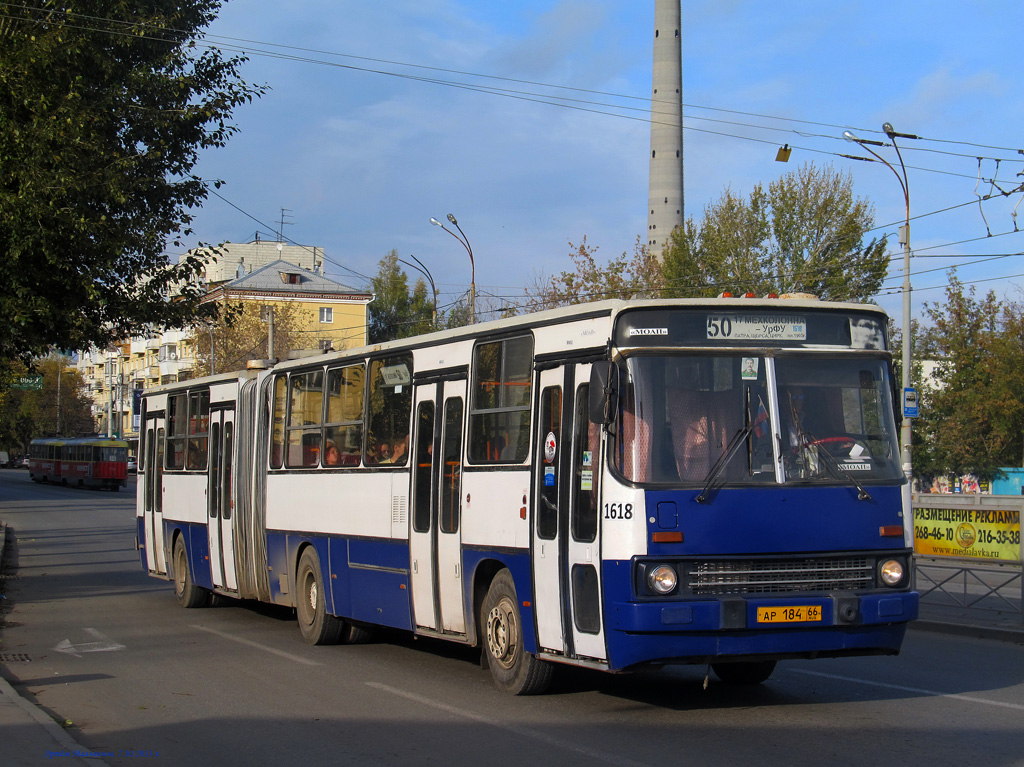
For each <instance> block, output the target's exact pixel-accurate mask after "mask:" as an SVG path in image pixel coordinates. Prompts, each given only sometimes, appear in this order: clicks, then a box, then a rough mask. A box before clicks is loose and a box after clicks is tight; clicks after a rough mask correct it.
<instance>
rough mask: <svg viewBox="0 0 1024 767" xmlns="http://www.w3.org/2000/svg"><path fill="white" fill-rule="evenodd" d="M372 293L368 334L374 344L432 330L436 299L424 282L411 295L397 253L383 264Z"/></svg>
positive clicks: (417, 283)
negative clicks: (434, 301) (434, 300)
mask: <svg viewBox="0 0 1024 767" xmlns="http://www.w3.org/2000/svg"><path fill="white" fill-rule="evenodd" d="M370 290H371V291H372V292H373V301H372V302H371V303H370V307H369V323H370V327H369V332H368V336H369V342H370V343H371V344H377V343H383V342H384V341H393V340H395V339H396V338H407V337H409V336H415V335H419V334H420V333H427V332H429V331H430V330H432V329H433V309H434V306H433V296H430V295H429V293H428V291H427V285H426V283H425V282H424V281H423V280H422V279H420V280H417V281H416V284H415V285H414V286H413V292H412V293H411V294H410V292H409V278H408V277H407V276H406V274H405V272H404V271H403V270H402V268H401V266H399V263H398V251H397V250H392V251H391V252H390V253H388V254H387V255H386V256H384V258H382V259H381V260H380V262H379V263H378V268H377V274H376V276H375V277H373V278H372V279H371V280H370ZM439 321H440V318H439Z"/></svg>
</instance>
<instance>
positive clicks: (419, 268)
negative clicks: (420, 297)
mask: <svg viewBox="0 0 1024 767" xmlns="http://www.w3.org/2000/svg"><path fill="white" fill-rule="evenodd" d="M433 220H434V219H431V221H433ZM409 258H411V259H412V260H413V261H415V262H416V263H415V264H410V263H409V262H408V261H406V260H405V259H404V258H400V259H398V260H399V262H401V263H403V264H405V265H406V266H408V267H410V268H412V269H415V270H416V271H417V272H420V273H421V274H422V275H423V276H425V277H426V278H427V279H428V280H429V281H430V290H431V291H432V292H433V294H434V312H433V316H432V317H431V322H430V324H431V327H432V328H435V329H436V328H437V286H436V285H435V284H434V275H432V274H431V273H430V270H429V269H427V265H426V264H424V263H423V262H422V261H420V260H419V259H418V258H416V256H414V255H413V254H412V253H410V254H409ZM416 264H419V266H417V265H416Z"/></svg>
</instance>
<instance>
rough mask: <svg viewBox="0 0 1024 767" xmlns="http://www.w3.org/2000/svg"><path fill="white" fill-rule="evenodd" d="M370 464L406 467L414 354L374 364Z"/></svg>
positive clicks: (367, 452)
mask: <svg viewBox="0 0 1024 767" xmlns="http://www.w3.org/2000/svg"><path fill="white" fill-rule="evenodd" d="M369 396H370V401H369V416H370V419H369V428H368V430H367V435H366V455H365V461H366V463H367V464H368V465H393V466H404V465H405V464H406V463H407V462H408V460H409V450H408V447H409V422H410V420H411V418H412V356H411V355H408V354H403V355H401V356H397V357H387V358H384V359H377V360H373V361H372V362H371V363H370V395H369Z"/></svg>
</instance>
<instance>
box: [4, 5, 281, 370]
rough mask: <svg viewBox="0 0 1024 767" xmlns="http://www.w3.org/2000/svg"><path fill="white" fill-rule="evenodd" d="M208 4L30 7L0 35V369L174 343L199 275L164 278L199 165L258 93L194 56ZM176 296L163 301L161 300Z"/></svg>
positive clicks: (213, 54)
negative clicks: (166, 340) (142, 338)
mask: <svg viewBox="0 0 1024 767" xmlns="http://www.w3.org/2000/svg"><path fill="white" fill-rule="evenodd" d="M219 8H220V0H140V1H139V2H132V3H129V2H124V0H89V2H84V0H64V1H62V2H60V3H56V2H53V1H52V0H32V2H28V3H23V4H19V5H11V6H9V7H6V8H5V10H4V14H5V15H4V20H3V21H2V22H0V25H2V26H0V221H3V226H2V227H0V281H2V283H3V285H4V290H3V291H2V292H0V316H3V317H4V322H3V323H2V325H0V359H12V358H15V357H17V358H20V359H22V360H23V361H29V360H30V359H32V358H33V357H34V356H36V355H40V354H43V353H45V352H46V351H47V350H48V349H50V348H57V349H85V348H89V347H91V346H92V347H98V348H104V347H105V346H107V345H108V344H109V343H110V342H112V341H114V340H117V339H121V338H127V337H130V336H132V335H136V334H138V333H140V332H142V330H143V329H144V328H146V327H147V326H150V325H152V324H157V325H163V326H166V327H184V326H186V325H187V324H189V323H191V322H192V321H193V320H194V319H195V317H196V314H197V312H199V313H200V314H202V313H203V312H209V311H213V307H210V308H203V307H200V306H199V300H200V298H201V297H202V295H203V293H204V291H203V288H202V286H201V284H200V283H199V280H198V277H199V275H200V272H201V270H202V268H203V265H204V261H203V260H202V259H201V258H199V257H194V256H188V257H184V258H182V259H181V260H180V261H179V262H178V263H176V264H172V263H170V259H169V257H168V256H167V254H166V253H165V247H166V245H167V243H168V241H169V240H170V241H171V242H173V246H174V247H175V248H180V247H182V238H184V237H186V236H189V235H191V234H192V231H191V230H190V229H189V228H188V225H189V224H190V223H191V221H192V216H191V214H190V213H189V210H190V209H191V208H192V207H194V206H198V205H201V204H202V202H203V200H205V199H206V196H207V194H208V188H207V185H206V183H205V182H204V181H203V180H202V179H200V178H199V177H197V176H195V175H193V174H192V168H193V167H194V165H195V163H196V161H197V160H198V158H199V155H200V153H201V151H202V150H204V149H209V148H212V147H221V146H224V144H225V143H226V142H227V140H228V138H229V137H230V136H231V135H232V134H233V133H234V132H235V130H236V128H235V127H233V126H231V125H229V124H228V122H227V121H228V119H229V118H230V115H231V113H232V111H233V110H234V108H235V107H237V106H238V105H240V104H242V103H244V102H247V101H250V100H252V98H253V97H254V96H259V95H262V93H263V92H264V90H265V89H264V88H261V87H253V86H250V85H248V84H246V83H245V82H244V81H242V80H240V79H239V77H238V70H239V67H240V65H241V63H242V62H243V61H244V60H245V59H244V58H243V57H235V58H226V57H225V56H224V55H223V54H222V53H221V52H220V51H218V50H217V49H214V48H208V47H200V46H199V44H198V42H199V40H200V38H201V35H202V31H203V29H204V27H206V26H207V25H208V24H209V23H210V22H211V21H212V20H213V19H214V18H215V15H216V12H217V11H218V10H219ZM171 295H174V296H175V300H173V301H171V300H168V297H169V296H171Z"/></svg>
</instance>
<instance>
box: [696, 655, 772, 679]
mask: <svg viewBox="0 0 1024 767" xmlns="http://www.w3.org/2000/svg"><path fill="white" fill-rule="evenodd" d="M711 670H712V671H714V672H715V676H717V677H718V678H719V679H721V680H722V681H723V682H725V683H726V684H761V682H764V681H766V680H767V679H768V677H770V676H771V675H772V672H773V671H774V670H775V661H773V660H760V661H742V662H740V663H712V664H711Z"/></svg>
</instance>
